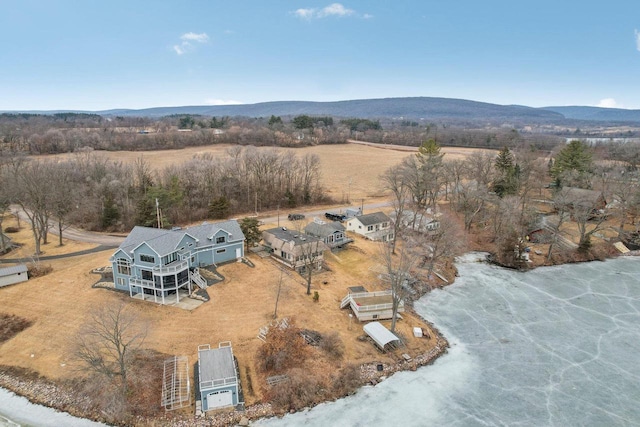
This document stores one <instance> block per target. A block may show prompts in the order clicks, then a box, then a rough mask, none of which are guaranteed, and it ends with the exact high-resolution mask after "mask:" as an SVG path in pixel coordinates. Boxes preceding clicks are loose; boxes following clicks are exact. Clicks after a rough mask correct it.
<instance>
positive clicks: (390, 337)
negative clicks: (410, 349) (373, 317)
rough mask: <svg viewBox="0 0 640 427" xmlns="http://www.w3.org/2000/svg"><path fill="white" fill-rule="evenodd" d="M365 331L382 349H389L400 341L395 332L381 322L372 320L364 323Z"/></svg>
mask: <svg viewBox="0 0 640 427" xmlns="http://www.w3.org/2000/svg"><path fill="white" fill-rule="evenodd" d="M363 329H364V332H365V333H366V334H367V335H369V336H370V337H371V339H372V340H373V341H374V342H375V343H376V345H377V346H378V347H380V349H381V350H383V351H384V350H389V349H390V348H392V347H394V346H395V345H397V344H398V343H400V338H398V337H397V336H396V335H395V334H394V333H393V332H391V331H390V330H388V329H387V328H385V327H384V325H383V324H382V323H380V322H371V323H367V324H366V325H364V328H363Z"/></svg>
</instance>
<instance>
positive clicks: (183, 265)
mask: <svg viewBox="0 0 640 427" xmlns="http://www.w3.org/2000/svg"><path fill="white" fill-rule="evenodd" d="M187 268H189V261H188V260H183V261H175V262H172V263H171V264H168V265H160V266H155V267H153V273H154V274H157V275H164V274H175V273H178V272H180V271H183V270H186V269H187Z"/></svg>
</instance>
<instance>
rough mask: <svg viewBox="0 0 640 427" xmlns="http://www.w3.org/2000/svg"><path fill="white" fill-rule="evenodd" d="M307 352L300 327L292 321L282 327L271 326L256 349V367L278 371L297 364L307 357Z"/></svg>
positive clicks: (307, 348)
mask: <svg viewBox="0 0 640 427" xmlns="http://www.w3.org/2000/svg"><path fill="white" fill-rule="evenodd" d="M309 352H310V350H309V346H307V343H306V342H305V340H304V338H302V335H300V328H298V327H297V326H295V324H294V323H293V321H289V325H288V326H287V327H284V328H283V327H279V326H273V327H271V328H270V329H269V332H268V333H267V336H266V337H265V342H264V343H263V344H262V345H261V346H260V348H259V349H258V357H257V359H258V368H260V370H262V371H265V372H266V371H273V372H279V371H283V370H285V369H288V368H291V367H294V366H299V365H301V364H302V363H304V361H305V360H306V359H307V357H309Z"/></svg>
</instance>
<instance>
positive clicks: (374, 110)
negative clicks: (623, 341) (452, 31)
mask: <svg viewBox="0 0 640 427" xmlns="http://www.w3.org/2000/svg"><path fill="white" fill-rule="evenodd" d="M3 113H12V114H59V113H84V114H99V115H102V116H129V117H132V116H139V117H153V118H157V117H162V116H168V115H187V114H190V115H203V116H245V117H269V116H271V115H275V116H296V115H301V114H307V115H329V116H334V117H353V118H370V119H375V118H388V119H407V120H409V119H411V120H420V119H424V120H444V119H451V120H468V121H474V120H475V121H477V120H487V121H502V122H504V123H507V122H509V121H518V122H539V123H542V122H544V123H562V122H564V121H567V120H569V121H571V120H587V121H601V122H640V110H626V109H620V108H601V107H588V106H550V107H541V108H535V107H528V106H525V105H500V104H492V103H488V102H482V101H472V100H467V99H458V98H441V97H391V98H372V99H355V100H343V101H325V102H321V101H268V102H260V103H254V104H237V105H191V106H169V107H151V108H142V109H127V108H116V109H109V110H99V111H89V110H30V111H27V110H21V111H3Z"/></svg>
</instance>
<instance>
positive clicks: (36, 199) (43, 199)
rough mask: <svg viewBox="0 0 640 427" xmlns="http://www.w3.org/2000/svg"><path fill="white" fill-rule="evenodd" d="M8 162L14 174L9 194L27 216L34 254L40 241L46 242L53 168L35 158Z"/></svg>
mask: <svg viewBox="0 0 640 427" xmlns="http://www.w3.org/2000/svg"><path fill="white" fill-rule="evenodd" d="M16 160H18V161H16V162H14V163H13V164H12V165H11V168H12V172H13V173H14V174H15V178H16V188H15V189H14V193H13V194H12V199H13V200H15V201H16V202H17V203H18V204H19V205H20V207H21V208H22V211H23V212H24V213H25V215H26V216H27V217H28V218H29V222H30V225H31V231H32V232H33V237H34V241H35V253H36V255H38V254H40V253H41V250H40V245H41V244H46V243H47V235H48V233H49V227H50V226H51V224H50V222H49V219H50V218H51V212H52V207H53V194H54V191H53V185H52V183H53V175H54V173H53V168H52V167H50V166H51V165H50V164H47V163H45V162H41V161H38V160H32V161H27V162H22V161H20V160H19V159H16Z"/></svg>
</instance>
